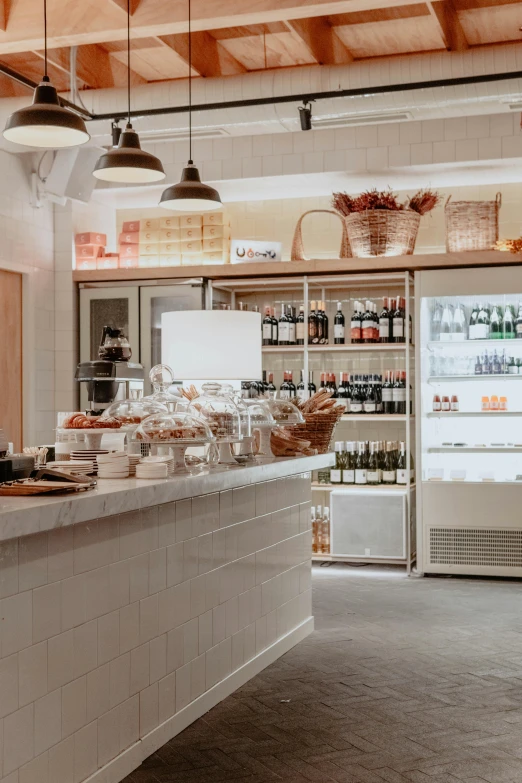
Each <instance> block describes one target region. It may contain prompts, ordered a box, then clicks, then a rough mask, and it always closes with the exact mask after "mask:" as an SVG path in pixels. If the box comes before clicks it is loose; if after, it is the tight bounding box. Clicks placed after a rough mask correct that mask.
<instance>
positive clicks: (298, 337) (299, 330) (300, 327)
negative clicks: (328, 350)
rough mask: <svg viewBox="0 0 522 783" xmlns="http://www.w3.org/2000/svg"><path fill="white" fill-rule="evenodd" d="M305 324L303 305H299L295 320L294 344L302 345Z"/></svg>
mask: <svg viewBox="0 0 522 783" xmlns="http://www.w3.org/2000/svg"><path fill="white" fill-rule="evenodd" d="M304 338H305V324H304V305H299V315H298V316H297V319H296V322H295V342H296V345H304Z"/></svg>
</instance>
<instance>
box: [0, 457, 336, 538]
mask: <svg viewBox="0 0 522 783" xmlns="http://www.w3.org/2000/svg"><path fill="white" fill-rule="evenodd" d="M333 459H334V458H333V455H332V454H319V455H317V456H316V457H290V458H277V459H273V460H270V461H265V462H262V463H258V464H255V465H251V466H250V465H249V466H242V467H237V468H232V469H225V468H217V469H213V470H212V471H205V472H203V473H201V474H198V475H194V476H186V477H185V476H181V477H174V478H170V479H160V480H155V481H149V480H145V479H141V480H140V479H113V480H111V479H99V480H98V485H97V488H96V489H94V490H90V491H87V492H81V493H78V494H75V495H62V496H55V497H45V496H43V495H37V496H34V497H25V498H21V497H13V498H9V497H0V541H6V540H8V539H10V538H15V537H17V536H25V535H30V534H32V533H40V532H43V531H45V530H53V529H54V528H57V527H65V526H67V525H75V524H78V523H79V522H86V521H88V520H90V519H101V518H103V517H108V516H113V515H114V514H123V513H125V512H126V511H136V510H138V509H140V508H147V507H148V506H157V505H161V504H162V503H170V502H173V501H175V500H183V499H184V498H188V497H194V496H196V495H206V494H209V493H211V492H219V491H222V490H225V489H233V488H235V487H241V486H245V485H248V484H255V483H257V482H259V481H270V480H272V479H276V478H281V477H283V476H291V475H293V474H295V473H301V472H303V471H306V472H308V471H311V470H320V469H321V468H324V467H328V466H329V465H331V464H333Z"/></svg>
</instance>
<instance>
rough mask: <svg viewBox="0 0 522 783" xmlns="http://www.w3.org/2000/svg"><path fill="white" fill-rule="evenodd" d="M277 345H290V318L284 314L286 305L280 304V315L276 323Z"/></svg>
mask: <svg viewBox="0 0 522 783" xmlns="http://www.w3.org/2000/svg"><path fill="white" fill-rule="evenodd" d="M278 331H279V342H278V344H279V345H290V320H289V318H288V316H287V314H286V306H285V305H281V317H280V318H279V324H278Z"/></svg>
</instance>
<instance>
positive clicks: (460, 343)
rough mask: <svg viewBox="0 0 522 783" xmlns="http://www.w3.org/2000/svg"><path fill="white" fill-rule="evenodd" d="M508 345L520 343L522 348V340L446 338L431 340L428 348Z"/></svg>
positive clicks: (502, 346) (497, 346)
mask: <svg viewBox="0 0 522 783" xmlns="http://www.w3.org/2000/svg"><path fill="white" fill-rule="evenodd" d="M507 345H510V346H512V347H513V348H514V347H515V346H516V345H518V346H520V348H522V340H517V339H516V338H515V337H514V338H512V339H509V340H504V339H503V338H502V339H500V340H493V339H487V340H455V341H453V340H448V341H447V342H446V341H445V340H430V341H429V343H428V348H429V349H433V348H444V349H446V348H463V347H465V348H470V349H471V348H475V347H476V348H477V349H478V348H481V347H484V348H499V347H501V348H505V347H506V346H507ZM473 353H475V351H473Z"/></svg>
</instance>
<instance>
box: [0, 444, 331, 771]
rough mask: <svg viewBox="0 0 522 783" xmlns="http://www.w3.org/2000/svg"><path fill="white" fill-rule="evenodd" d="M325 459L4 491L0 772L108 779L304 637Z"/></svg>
mask: <svg viewBox="0 0 522 783" xmlns="http://www.w3.org/2000/svg"><path fill="white" fill-rule="evenodd" d="M332 462H333V459H332V456H331V455H329V454H328V455H322V456H316V457H303V458H295V459H274V460H273V461H271V462H266V463H263V464H258V465H253V466H252V467H243V468H238V469H232V470H222V469H217V470H212V471H210V472H207V473H206V474H204V475H198V476H189V477H180V478H172V479H166V480H161V481H144V480H142V481H140V480H136V479H124V480H118V481H116V480H115V481H100V482H99V484H98V487H97V489H95V490H93V491H91V492H87V493H82V494H78V495H75V496H62V497H59V498H58V497H56V498H2V500H1V503H0V542H1V543H0V599H1V600H0V618H1V626H0V652H1V659H0V671H1V672H2V677H0V683H1V684H2V685H1V688H0V693H1V700H0V710H1V711H0V718H1V720H0V736H2V733H1V729H3V739H4V742H3V760H2V754H0V760H1V761H2V766H1V768H0V778H2V777H3V778H6V779H9V780H10V779H11V778H10V776H11V775H12V774H13V775H14V776H16V772H17V771H18V770H19V771H20V773H19V774H20V780H22V779H23V780H47V779H48V780H52V781H54V782H55V783H56V782H58V781H67V783H70V782H72V781H74V783H82V782H83V781H85V780H87V778H88V779H89V782H90V783H102V781H103V783H109V781H110V782H111V783H115V782H116V781H119V780H121V779H123V778H124V777H125V776H126V775H127V774H129V773H130V772H131V771H132V770H134V769H135V768H136V767H138V766H139V764H140V763H141V762H142V761H143V759H145V758H146V757H147V756H149V755H150V754H151V753H153V752H154V751H155V750H156V749H157V748H159V747H161V746H162V745H163V744H164V743H165V742H166V741H168V740H169V739H170V738H171V737H173V736H174V735H175V734H177V733H178V732H180V731H181V730H183V729H184V728H185V727H186V726H188V725H189V724H190V723H192V722H193V721H194V720H195V719H196V718H198V717H199V716H201V715H202V714H203V713H205V712H206V711H207V710H209V709H210V708H211V707H212V706H214V705H215V704H217V703H218V702H219V701H221V700H222V699H223V698H225V697H226V696H227V695H229V694H230V693H232V692H233V691H234V690H236V689H237V688H238V687H240V686H241V685H242V684H243V683H245V682H246V681H247V680H249V679H250V678H251V677H252V676H254V675H255V674H257V673H258V672H259V671H261V670H262V669H263V668H264V667H266V666H267V665H268V664H270V663H272V662H273V661H274V660H276V659H277V658H278V657H280V656H281V655H282V654H284V653H285V652H286V651H287V650H289V649H290V648H291V647H292V646H293V645H295V644H296V643H297V642H299V641H300V640H301V639H303V638H304V637H305V636H307V635H308V634H309V633H310V632H311V631H312V629H313V618H312V614H311V592H310V578H311V531H310V495H311V471H313V470H317V469H320V468H324V467H328V466H330V465H331V464H332ZM2 724H3V726H2ZM13 779H14V777H13Z"/></svg>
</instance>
